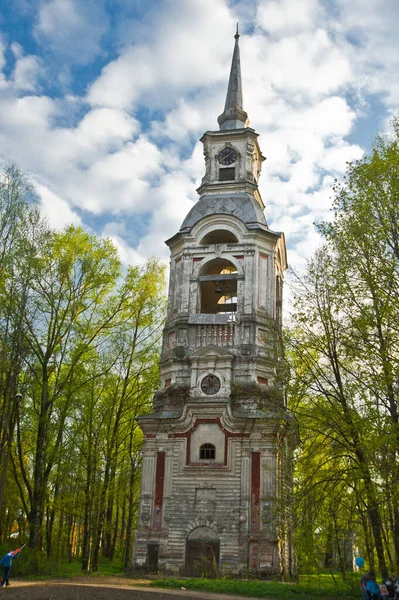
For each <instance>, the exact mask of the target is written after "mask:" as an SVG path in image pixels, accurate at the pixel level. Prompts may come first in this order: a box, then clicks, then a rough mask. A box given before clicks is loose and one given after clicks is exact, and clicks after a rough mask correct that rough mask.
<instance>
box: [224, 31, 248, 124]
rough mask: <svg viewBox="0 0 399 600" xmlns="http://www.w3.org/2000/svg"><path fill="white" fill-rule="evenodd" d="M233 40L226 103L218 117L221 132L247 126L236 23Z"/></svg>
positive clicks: (238, 35)
mask: <svg viewBox="0 0 399 600" xmlns="http://www.w3.org/2000/svg"><path fill="white" fill-rule="evenodd" d="M234 38H235V44H234V52H233V60H232V61H231V69H230V77H229V85H228V88H227V95H226V103H225V105H224V111H223V112H222V114H221V115H220V116H219V117H218V123H219V128H220V129H221V130H224V129H242V128H243V127H246V126H247V125H248V124H249V121H248V115H247V113H246V112H245V110H244V109H243V99H242V81H241V63H240V47H239V44H238V40H239V38H240V34H239V33H238V23H237V31H236V33H235V35H234Z"/></svg>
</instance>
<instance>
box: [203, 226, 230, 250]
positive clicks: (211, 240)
mask: <svg viewBox="0 0 399 600" xmlns="http://www.w3.org/2000/svg"><path fill="white" fill-rule="evenodd" d="M200 244H201V245H202V246H208V245H210V244H238V239H237V237H236V236H235V235H234V233H232V232H231V231H228V230H227V229H216V230H215V231H210V232H209V233H207V234H206V235H204V237H203V238H202V240H201V241H200Z"/></svg>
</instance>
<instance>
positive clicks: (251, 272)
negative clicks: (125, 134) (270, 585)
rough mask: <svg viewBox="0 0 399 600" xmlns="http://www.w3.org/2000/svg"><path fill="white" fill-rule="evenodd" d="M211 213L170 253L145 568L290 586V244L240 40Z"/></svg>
mask: <svg viewBox="0 0 399 600" xmlns="http://www.w3.org/2000/svg"><path fill="white" fill-rule="evenodd" d="M234 37H235V45H234V53H233V60H232V65H231V71H230V77H229V84H228V90H227V96H226V103H225V107H224V111H223V113H222V114H221V115H220V116H219V118H218V123H219V130H217V131H207V132H206V133H205V134H204V135H203V137H202V138H201V141H202V143H203V146H204V157H205V174H204V177H203V179H202V182H201V185H200V187H199V188H198V190H197V191H198V194H199V199H198V202H197V203H196V204H195V205H194V206H193V208H192V209H191V211H190V212H189V213H188V215H187V216H186V217H185V219H184V221H183V223H182V225H181V228H180V230H179V232H178V233H176V234H175V235H174V236H173V237H172V238H171V239H169V240H168V241H167V242H166V243H167V245H168V246H169V248H170V253H171V263H170V282H169V295H168V311H167V320H166V324H165V329H164V334H163V348H162V355H161V361H160V375H161V386H160V389H159V391H158V392H157V393H156V394H155V397H154V404H153V412H152V413H151V414H149V415H146V416H143V417H141V418H140V426H141V427H142V429H143V432H144V447H143V467H142V484H141V494H140V507H139V516H138V525H137V530H136V535H135V543H134V556H133V564H134V567H135V568H144V569H146V570H147V571H148V572H158V571H160V572H163V573H174V574H187V575H201V574H204V573H208V574H213V573H240V572H246V571H250V572H253V573H258V574H264V575H266V574H279V573H282V572H289V571H290V570H291V567H292V565H291V562H292V558H291V552H290V543H289V540H288V539H287V535H286V534H284V533H282V531H283V530H284V527H282V526H281V521H282V515H283V513H284V498H283V496H284V494H283V491H282V490H283V487H284V485H283V482H284V480H285V479H286V478H287V473H286V471H285V465H286V462H287V459H289V457H288V456H287V453H288V451H287V440H286V433H287V430H288V429H289V422H290V417H289V413H288V411H287V409H286V406H285V399H284V392H283V389H282V383H281V381H280V379H279V371H280V369H279V366H280V365H281V355H280V351H279V347H280V344H279V334H280V330H281V305H282V291H283V280H284V271H285V269H286V267H287V263H286V248H285V240H284V235H283V233H279V232H274V231H271V230H270V229H269V227H268V225H267V222H266V219H265V215H264V212H263V211H264V208H265V207H264V204H263V202H262V198H261V196H260V193H259V189H258V181H259V177H260V172H261V167H262V163H263V161H264V160H265V158H264V156H263V155H262V152H261V150H260V147H259V143H258V134H257V133H256V132H255V130H254V129H252V128H250V127H249V126H248V125H249V122H248V116H247V113H246V112H245V111H244V109H243V100H242V83H241V67H240V50H239V37H240V36H239V34H238V30H237V32H236V34H235V36H234Z"/></svg>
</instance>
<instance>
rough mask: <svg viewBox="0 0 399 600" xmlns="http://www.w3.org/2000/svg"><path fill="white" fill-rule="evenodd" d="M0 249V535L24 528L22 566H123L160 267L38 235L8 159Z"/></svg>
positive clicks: (86, 243)
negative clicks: (26, 543)
mask: <svg viewBox="0 0 399 600" xmlns="http://www.w3.org/2000/svg"><path fill="white" fill-rule="evenodd" d="M0 257H1V258H2V262H1V264H2V269H1V270H0V414H1V419H0V469H1V471H0V541H2V540H4V539H6V538H7V537H8V536H10V535H11V534H13V536H15V534H16V533H19V536H20V539H25V537H26V535H27V533H28V532H29V546H30V547H31V548H30V549H29V550H28V551H27V552H26V553H25V556H26V564H27V565H29V567H28V569H29V570H35V571H36V572H40V571H41V570H42V569H43V568H45V567H44V564H43V556H45V563H46V564H52V565H54V564H62V563H63V562H65V561H68V562H70V563H71V564H72V563H73V561H74V560H75V558H76V557H79V558H81V559H83V560H82V563H81V566H83V568H84V569H85V570H88V569H95V570H97V569H99V568H100V564H101V561H102V559H103V558H104V560H107V561H111V560H113V559H114V560H115V564H118V563H119V561H123V563H125V561H126V560H127V557H128V556H129V557H130V555H131V542H132V537H133V529H134V523H135V518H136V511H137V494H138V493H139V477H140V467H141V443H142V436H141V433H140V431H139V429H138V426H137V422H136V417H137V416H138V415H140V414H144V413H145V412H148V411H149V410H150V405H151V399H152V396H153V394H154V391H155V390H156V388H157V387H158V370H157V361H158V355H159V345H160V335H161V330H162V324H163V315H164V307H165V301H164V298H163V285H164V267H163V266H162V265H161V264H160V263H159V262H158V261H156V260H150V261H149V262H148V263H147V265H144V266H142V267H124V266H123V265H122V264H121V261H120V259H119V257H118V254H117V251H116V249H115V247H114V246H113V245H112V243H111V242H110V241H109V240H106V239H105V240H104V239H99V238H97V237H96V236H93V235H89V234H88V233H87V232H85V231H83V230H82V229H81V228H79V227H73V226H71V227H68V228H66V229H65V230H64V231H61V232H56V231H52V230H51V229H49V228H48V226H47V225H46V224H45V223H44V222H43V221H42V220H41V218H40V214H39V211H38V208H37V203H36V199H35V195H34V192H33V191H32V188H31V186H30V184H29V182H28V181H27V180H26V178H25V177H24V176H23V175H22V174H21V173H20V171H19V170H18V169H17V168H15V167H7V168H6V169H5V170H4V172H3V173H2V174H1V177H0ZM17 393H18V394H17ZM100 547H101V550H102V553H103V554H104V557H102V556H100ZM42 549H44V551H45V554H44V555H43V552H42Z"/></svg>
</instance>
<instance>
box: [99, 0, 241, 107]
mask: <svg viewBox="0 0 399 600" xmlns="http://www.w3.org/2000/svg"><path fill="white" fill-rule="evenodd" d="M151 17H152V18H153V20H154V22H153V23H152V30H151V34H150V36H149V38H148V39H147V40H146V43H145V44H143V43H140V44H136V45H133V46H130V47H128V48H127V49H126V50H125V51H124V52H123V53H122V54H121V56H119V57H118V58H117V59H116V60H115V61H113V62H111V63H109V64H108V65H107V66H106V67H105V68H104V69H103V72H102V74H101V76H100V77H99V78H98V79H97V81H96V82H95V83H94V84H93V85H92V86H91V87H90V89H89V91H88V101H89V102H90V103H91V104H92V105H95V106H104V105H106V106H115V107H118V108H129V107H131V105H132V104H133V103H134V102H140V101H143V102H145V104H146V106H147V107H153V108H154V107H158V108H159V107H160V106H165V103H166V102H168V101H169V102H173V101H175V100H176V89H178V90H181V91H183V90H186V91H187V90H189V89H190V88H193V86H194V88H201V87H203V86H204V85H209V84H210V83H214V82H215V81H218V80H219V79H220V74H221V69H222V68H223V67H226V63H227V62H228V60H229V59H230V60H231V39H232V36H231V32H232V31H233V30H234V19H233V18H232V15H231V13H230V12H229V10H228V8H227V6H226V3H225V2H224V0H197V1H196V2H187V1H186V0H174V1H173V2H172V1H170V2H165V7H164V11H162V12H161V13H159V14H157V15H156V16H155V15H154V14H153V13H151ZM152 89H156V92H155V93H151V91H150V90H152Z"/></svg>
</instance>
